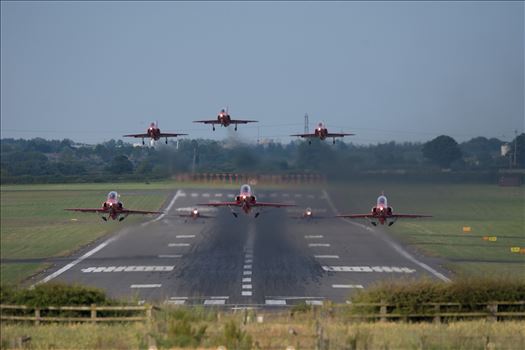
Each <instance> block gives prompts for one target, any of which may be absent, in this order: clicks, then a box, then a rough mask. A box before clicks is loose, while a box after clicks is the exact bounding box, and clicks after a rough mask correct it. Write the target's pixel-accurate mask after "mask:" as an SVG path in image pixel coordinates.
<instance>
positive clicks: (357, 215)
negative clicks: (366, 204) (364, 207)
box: [335, 214, 375, 219]
mask: <svg viewBox="0 0 525 350" xmlns="http://www.w3.org/2000/svg"><path fill="white" fill-rule="evenodd" d="M335 217H336V218H348V219H364V218H369V219H374V218H375V216H374V215H372V214H347V215H336V216H335Z"/></svg>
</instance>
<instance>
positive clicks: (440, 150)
mask: <svg viewBox="0 0 525 350" xmlns="http://www.w3.org/2000/svg"><path fill="white" fill-rule="evenodd" d="M423 156H425V158H428V159H430V160H431V161H433V162H434V163H436V164H438V165H439V166H440V167H442V168H449V167H450V164H452V162H454V161H455V160H458V159H460V158H461V150H460V148H459V146H458V143H457V142H456V140H454V139H453V138H452V137H450V136H446V135H441V136H438V137H436V138H435V139H433V140H431V141H428V142H427V143H425V144H424V145H423Z"/></svg>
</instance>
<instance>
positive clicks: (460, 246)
mask: <svg viewBox="0 0 525 350" xmlns="http://www.w3.org/2000/svg"><path fill="white" fill-rule="evenodd" d="M381 191H384V192H385V195H386V196H387V197H388V199H389V205H391V206H392V207H393V208H394V212H395V213H422V214H431V215H433V217H432V218H428V219H416V220H411V219H406V220H399V221H398V222H397V223H396V224H395V225H394V226H392V227H386V226H385V227H384V229H385V230H387V231H389V232H390V233H391V234H392V235H394V236H395V237H397V238H399V239H400V240H402V241H403V242H404V243H405V244H408V245H413V246H415V247H417V249H418V250H420V251H422V252H423V253H425V254H427V255H431V256H439V257H443V258H445V259H447V260H448V261H449V264H448V267H449V268H450V269H451V270H453V271H455V272H456V273H457V274H459V275H486V274H493V275H499V274H501V273H503V274H509V275H513V276H516V277H518V278H525V274H524V273H523V268H524V266H525V254H519V253H512V252H511V249H510V248H511V247H525V218H524V211H525V203H524V198H525V189H524V188H523V187H519V188H516V187H499V186H497V185H479V184H476V185H466V184H450V185H447V184H438V185H428V184H405V183H381V184H378V183H371V182H361V183H349V184H344V185H334V186H330V187H329V192H330V195H331V197H332V199H333V200H334V202H335V204H336V206H337V208H338V209H339V210H340V211H341V212H343V213H367V212H369V210H370V208H371V207H372V206H373V205H375V199H376V198H377V196H378V195H379V194H380V193H381ZM463 227H470V228H471V231H470V232H463ZM487 236H491V237H497V240H496V241H490V240H486V239H484V237H487Z"/></svg>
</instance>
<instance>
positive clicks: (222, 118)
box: [193, 108, 257, 131]
mask: <svg viewBox="0 0 525 350" xmlns="http://www.w3.org/2000/svg"><path fill="white" fill-rule="evenodd" d="M193 122H194V123H203V124H211V125H212V128H213V131H215V125H217V124H218V125H220V126H224V127H227V126H229V125H230V124H233V125H235V131H237V124H248V123H257V120H242V119H232V118H231V117H230V114H229V113H228V109H227V108H226V109H224V108H223V109H221V111H220V112H219V114H218V115H217V119H210V120H195V121H193Z"/></svg>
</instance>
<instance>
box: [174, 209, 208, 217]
mask: <svg viewBox="0 0 525 350" xmlns="http://www.w3.org/2000/svg"><path fill="white" fill-rule="evenodd" d="M178 215H179V216H180V217H183V218H190V219H193V220H196V219H200V218H203V219H208V218H214V217H215V216H212V215H206V214H202V213H201V212H200V211H199V209H197V208H193V209H192V210H191V211H190V212H188V213H181V214H178Z"/></svg>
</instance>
